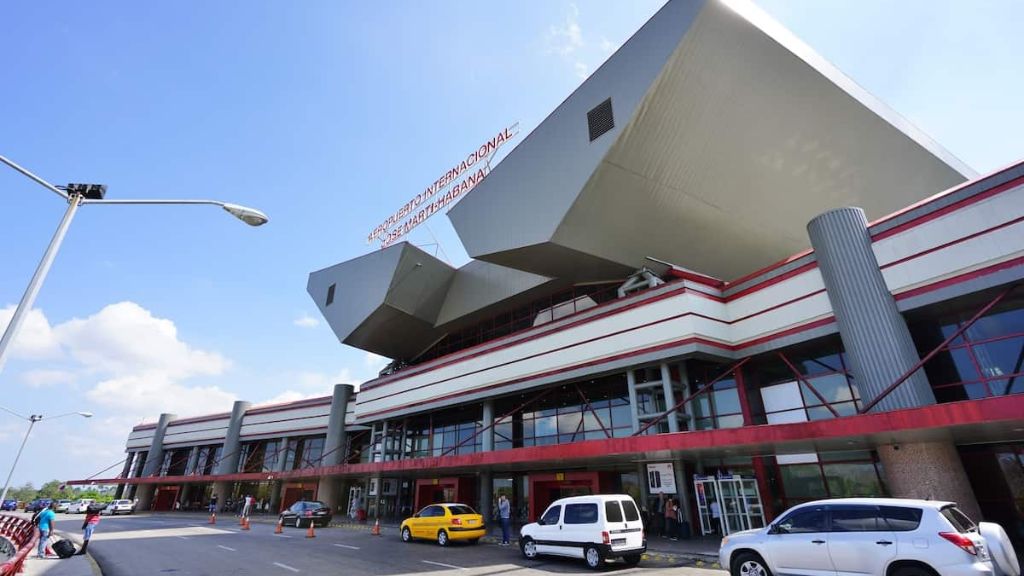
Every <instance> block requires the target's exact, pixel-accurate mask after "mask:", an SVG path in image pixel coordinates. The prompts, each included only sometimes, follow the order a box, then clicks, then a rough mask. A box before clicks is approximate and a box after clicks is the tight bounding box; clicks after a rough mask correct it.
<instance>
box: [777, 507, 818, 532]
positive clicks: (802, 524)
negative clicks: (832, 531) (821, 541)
mask: <svg viewBox="0 0 1024 576" xmlns="http://www.w3.org/2000/svg"><path fill="white" fill-rule="evenodd" d="M779 530H780V531H782V532H783V533H785V534H806V533H810V532H824V531H825V509H824V508H803V509H800V510H797V511H796V512H793V513H792V514H790V515H789V516H786V517H785V518H784V519H783V520H782V521H781V522H779Z"/></svg>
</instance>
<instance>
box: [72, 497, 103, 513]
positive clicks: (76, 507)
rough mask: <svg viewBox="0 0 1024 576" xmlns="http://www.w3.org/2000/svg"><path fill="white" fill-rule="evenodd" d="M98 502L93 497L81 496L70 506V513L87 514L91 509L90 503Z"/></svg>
mask: <svg viewBox="0 0 1024 576" xmlns="http://www.w3.org/2000/svg"><path fill="white" fill-rule="evenodd" d="M94 502H96V500H94V499H92V498H79V499H78V500H75V501H74V502H72V503H71V505H70V506H68V514H85V512H86V510H88V509H89V505H90V504H92V503H94Z"/></svg>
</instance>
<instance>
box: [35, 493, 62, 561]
mask: <svg viewBox="0 0 1024 576" xmlns="http://www.w3.org/2000/svg"><path fill="white" fill-rule="evenodd" d="M56 508H57V501H56V500H54V501H53V502H50V506H49V507H48V508H47V509H46V510H43V511H42V512H40V513H39V517H38V518H37V520H38V521H39V549H38V550H36V552H37V553H38V555H39V557H40V558H46V542H47V540H49V539H50V532H52V531H53V520H54V518H55V517H56V516H57V514H56V513H55V512H54V509H56Z"/></svg>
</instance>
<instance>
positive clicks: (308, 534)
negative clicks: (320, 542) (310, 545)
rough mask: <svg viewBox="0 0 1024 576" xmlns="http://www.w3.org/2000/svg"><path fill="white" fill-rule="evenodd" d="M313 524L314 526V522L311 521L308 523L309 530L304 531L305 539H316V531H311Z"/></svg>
mask: <svg viewBox="0 0 1024 576" xmlns="http://www.w3.org/2000/svg"><path fill="white" fill-rule="evenodd" d="M313 524H314V522H313V521H312V520H310V521H309V529H308V530H306V538H316V531H315V530H313Z"/></svg>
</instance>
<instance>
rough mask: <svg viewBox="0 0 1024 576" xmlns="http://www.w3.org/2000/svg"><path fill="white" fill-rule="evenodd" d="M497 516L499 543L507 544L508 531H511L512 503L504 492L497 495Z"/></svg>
mask: <svg viewBox="0 0 1024 576" xmlns="http://www.w3.org/2000/svg"><path fill="white" fill-rule="evenodd" d="M498 517H499V518H501V545H502V546H508V545H509V532H511V531H512V504H511V503H510V502H509V501H508V498H506V497H505V495H504V494H502V495H501V496H499V497H498Z"/></svg>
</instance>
